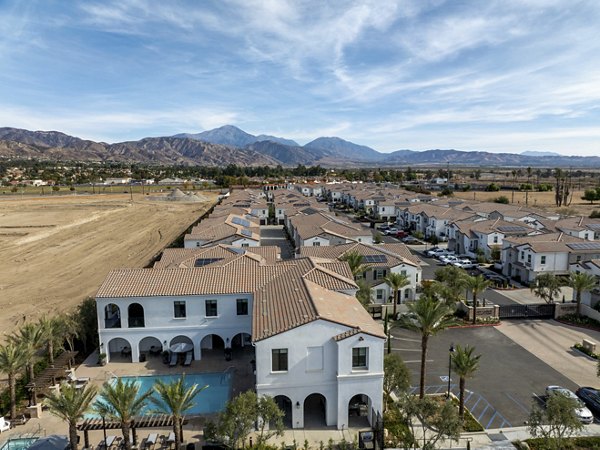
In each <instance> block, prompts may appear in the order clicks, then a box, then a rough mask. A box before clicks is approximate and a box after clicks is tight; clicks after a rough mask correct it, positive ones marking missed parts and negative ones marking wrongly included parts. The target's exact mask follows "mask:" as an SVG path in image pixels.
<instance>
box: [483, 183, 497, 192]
mask: <svg viewBox="0 0 600 450" xmlns="http://www.w3.org/2000/svg"><path fill="white" fill-rule="evenodd" d="M485 190H486V191H487V192H498V191H499V190H500V186H498V185H497V184H496V183H490V184H488V185H487V186H486V187H485Z"/></svg>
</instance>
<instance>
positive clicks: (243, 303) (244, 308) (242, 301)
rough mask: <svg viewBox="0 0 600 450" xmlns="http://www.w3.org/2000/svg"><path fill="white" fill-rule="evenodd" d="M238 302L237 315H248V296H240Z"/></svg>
mask: <svg viewBox="0 0 600 450" xmlns="http://www.w3.org/2000/svg"><path fill="white" fill-rule="evenodd" d="M236 303H237V315H238V316H247V315H248V299H247V298H238V299H237V300H236Z"/></svg>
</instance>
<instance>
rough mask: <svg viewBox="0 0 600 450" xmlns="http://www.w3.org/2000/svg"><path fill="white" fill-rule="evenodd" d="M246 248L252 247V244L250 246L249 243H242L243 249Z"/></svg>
mask: <svg viewBox="0 0 600 450" xmlns="http://www.w3.org/2000/svg"><path fill="white" fill-rule="evenodd" d="M244 247H250V244H248V243H247V242H244V243H242V248H244Z"/></svg>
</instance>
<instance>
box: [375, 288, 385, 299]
mask: <svg viewBox="0 0 600 450" xmlns="http://www.w3.org/2000/svg"><path fill="white" fill-rule="evenodd" d="M384 295H385V291H384V290H383V289H377V291H376V297H377V300H383V296H384Z"/></svg>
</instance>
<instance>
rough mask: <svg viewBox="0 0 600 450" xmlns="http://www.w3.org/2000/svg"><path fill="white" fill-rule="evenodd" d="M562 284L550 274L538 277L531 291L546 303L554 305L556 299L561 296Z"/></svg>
mask: <svg viewBox="0 0 600 450" xmlns="http://www.w3.org/2000/svg"><path fill="white" fill-rule="evenodd" d="M561 287H562V283H561V282H560V280H559V279H558V278H557V277H556V276H555V275H554V274H553V273H550V272H547V273H543V274H541V275H538V276H537V277H536V279H535V280H534V282H533V283H532V284H531V286H530V287H529V289H530V290H531V292H533V293H534V294H535V295H537V296H538V297H539V298H541V299H542V300H544V301H545V302H546V303H554V298H555V297H556V296H558V295H559V294H560V292H561V291H560V288H561Z"/></svg>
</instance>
